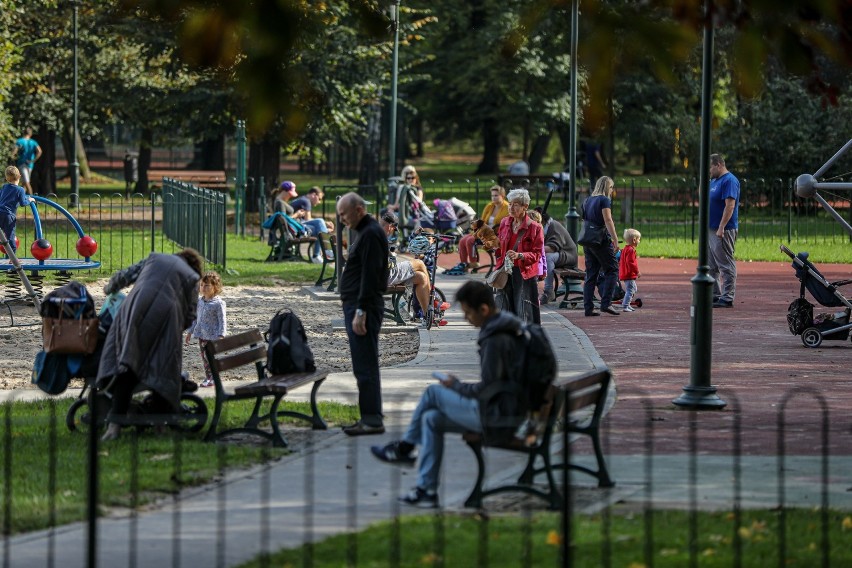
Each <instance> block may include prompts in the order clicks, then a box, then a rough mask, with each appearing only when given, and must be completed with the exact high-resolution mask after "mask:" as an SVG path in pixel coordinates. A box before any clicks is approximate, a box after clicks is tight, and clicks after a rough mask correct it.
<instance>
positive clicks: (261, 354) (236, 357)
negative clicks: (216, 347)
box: [217, 345, 266, 372]
mask: <svg viewBox="0 0 852 568" xmlns="http://www.w3.org/2000/svg"><path fill="white" fill-rule="evenodd" d="M258 361H266V345H258V346H257V347H253V348H251V349H248V350H246V351H240V352H239V353H235V354H233V355H227V356H225V357H220V358H219V359H218V362H217V366H218V367H219V372H222V371H230V370H231V369H236V368H237V367H242V366H243V365H248V364H250V363H257V362H258Z"/></svg>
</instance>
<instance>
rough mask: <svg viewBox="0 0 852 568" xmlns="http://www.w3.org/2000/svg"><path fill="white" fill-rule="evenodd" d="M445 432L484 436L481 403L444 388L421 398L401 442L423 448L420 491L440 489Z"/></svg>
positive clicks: (432, 387) (430, 388) (429, 390)
mask: <svg viewBox="0 0 852 568" xmlns="http://www.w3.org/2000/svg"><path fill="white" fill-rule="evenodd" d="M451 416H452V419H451V418H450V417H451ZM444 432H458V433H462V432H482V422H481V420H480V418H479V401H478V400H477V399H475V398H465V397H463V396H461V395H460V394H459V393H457V392H456V391H454V390H452V389H450V388H447V387H445V386H443V385H441V384H433V385H429V386H428V387H427V388H426V391H425V392H424V393H423V395H422V396H421V397H420V402H419V403H418V404H417V408H416V409H415V410H414V415H413V416H412V417H411V424H410V425H409V426H408V430H406V432H405V436H403V438H402V439H403V440H405V441H406V442H408V443H409V444H415V445H417V446H419V447H420V466H419V470H418V473H417V487H420V488H421V489H427V490H430V491H433V490H437V489H438V477H439V476H440V473H441V459H442V458H443V455H444Z"/></svg>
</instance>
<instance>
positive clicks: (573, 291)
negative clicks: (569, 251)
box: [553, 267, 586, 310]
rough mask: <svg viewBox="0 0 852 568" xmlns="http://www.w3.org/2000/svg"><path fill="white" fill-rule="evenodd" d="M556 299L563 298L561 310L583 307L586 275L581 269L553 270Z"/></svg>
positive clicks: (560, 305)
mask: <svg viewBox="0 0 852 568" xmlns="http://www.w3.org/2000/svg"><path fill="white" fill-rule="evenodd" d="M553 275H554V277H555V278H554V283H553V285H554V287H555V288H556V297H557V298H558V297H559V296H563V298H562V301H561V302H560V303H559V309H560V310H567V309H576V308H582V307H583V280H585V278H586V273H585V272H583V271H582V270H580V269H579V268H576V267H575V268H556V269H554V270H553ZM560 283H561V285H560Z"/></svg>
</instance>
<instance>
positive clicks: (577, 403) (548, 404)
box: [462, 369, 615, 509]
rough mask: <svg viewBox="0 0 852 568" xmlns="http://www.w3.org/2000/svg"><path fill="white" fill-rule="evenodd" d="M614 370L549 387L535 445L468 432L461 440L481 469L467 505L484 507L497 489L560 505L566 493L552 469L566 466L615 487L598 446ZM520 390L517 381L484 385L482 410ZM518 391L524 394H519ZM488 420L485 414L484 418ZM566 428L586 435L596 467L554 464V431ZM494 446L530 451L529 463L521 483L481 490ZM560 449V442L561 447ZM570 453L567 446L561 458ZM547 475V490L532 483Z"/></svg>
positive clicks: (606, 370) (522, 451)
mask: <svg viewBox="0 0 852 568" xmlns="http://www.w3.org/2000/svg"><path fill="white" fill-rule="evenodd" d="M610 378H611V375H610V372H609V370H608V369H604V370H597V369H596V370H593V371H590V372H587V373H584V374H582V375H580V376H578V377H572V378H570V379H567V380H564V381H558V380H557V382H556V383H554V384H553V385H551V386H550V387H549V388H548V392H547V395H546V397H545V402H544V405H543V406H542V408H541V410H540V412H539V419H540V420H542V421H544V422H545V428H544V432H543V434H542V436H541V438H540V439H539V440H538V441H537V444H536V445H534V446H532V447H528V446H526V445H525V444H524V443H523V441H522V440H517V439H514V438H512V439H509V440H489V439H487V438H486V437H485V436H484V435H483V434H480V433H476V432H465V433H464V434H463V435H462V438H463V440H464V441H465V442H466V443H467V445H468V446H469V447H470V449H471V450H472V451H473V453H474V455H475V456H476V462H477V465H478V468H479V472H478V474H477V478H476V484H475V485H474V488H473V491H471V493H470V496H469V497H468V498H467V500H466V501H465V507H474V508H478V507H481V506H482V500H483V499H484V498H485V497H487V496H489V495H495V494H497V493H505V492H518V491H520V492H524V493H529V494H531V495H536V496H538V497H541V498H542V499H544V500H545V501H546V502H547V504H548V507H549V508H550V509H559V508H560V507H561V504H562V493H561V492H560V490H559V488H558V487H557V486H556V479H555V477H554V473H553V472H554V471H555V470H559V469H563V468H565V467H568V468H569V469H574V470H577V471H582V472H584V473H587V474H589V475H591V476H592V477H594V478H595V479H597V480H598V487H612V486H613V485H615V484H614V483H613V481H612V480H611V479H610V477H609V472H608V470H607V467H606V462H605V460H604V456H603V451H602V450H601V444H600V436H599V430H600V422H601V418H602V417H603V411H604V407H605V405H606V398H607V394H608V392H609V383H610ZM517 389H518V386H517V385H503V384H498V385H491V386H489V387H488V388H486V389H484V390H483V392H482V394H481V396H480V399H479V400H480V409H484V408H485V407H486V404H485V401H487V400H488V399H490V398H492V397H494V396H496V395H498V394H502V393H505V392H513V391H516V390H517ZM517 394H520V393H517ZM483 419H484V417H483ZM558 425H561V426H562V428H567V430H568V434H569V435H571V434H574V435H583V436H588V437H589V438H590V439H591V442H592V447H593V449H594V453H595V459H596V461H597V469H592V468H589V467H586V466H584V465H581V464H577V463H570V462H569V463H567V464H566V463H565V462H564V460H563V462H560V463H556V464H554V463H553V456H552V451H553V447H552V445H553V444H552V441H553V432H554V430H556V428H557V426H558ZM486 447H488V448H495V449H499V450H508V451H511V452H518V453H522V454H524V455H526V457H527V465H526V467H525V468H524V471H523V472H522V473H521V475H520V477H518V479H517V481H516V482H514V483H512V482H509V483H505V484H503V485H498V486H496V487H490V488H488V489H483V488H482V484H483V482H484V481H485V457H484V454H483V449H484V448H486ZM557 447H558V446H557ZM565 455H569V456H570V452H569V451H568V450H567V449H566V450H564V452H563V456H565ZM538 461H540V462H541V465H537V462H538ZM541 474H545V476H546V478H547V488H546V489H542V488H540V487H536V486H535V485H534V484H533V482H534V479H535V477H536V476H538V475H541Z"/></svg>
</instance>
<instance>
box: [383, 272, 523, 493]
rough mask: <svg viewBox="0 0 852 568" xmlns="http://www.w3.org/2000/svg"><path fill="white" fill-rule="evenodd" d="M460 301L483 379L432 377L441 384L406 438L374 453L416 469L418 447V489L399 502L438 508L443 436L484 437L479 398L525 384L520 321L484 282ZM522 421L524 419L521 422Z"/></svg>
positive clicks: (503, 405) (510, 409) (465, 290)
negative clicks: (497, 386)
mask: <svg viewBox="0 0 852 568" xmlns="http://www.w3.org/2000/svg"><path fill="white" fill-rule="evenodd" d="M456 301H457V302H458V303H459V304H460V305H461V309H462V311H463V312H464V317H465V319H466V320H467V321H468V322H469V323H470V324H471V325H473V326H474V327H477V328H479V330H480V331H479V338H478V339H477V343H478V345H479V360H480V366H481V369H482V371H481V380H480V381H479V382H477V383H465V382H462V381H460V380H459V379H458V378H457V377H456V376H455V375H451V374H447V373H441V372H435V373H433V374H432V376H433V377H435V378H436V379H438V384H434V385H429V386H428V387H427V388H426V391H425V392H424V393H423V395H422V396H421V397H420V402H419V403H418V404H417V408H416V409H415V410H414V415H413V416H412V417H411V422H410V424H409V426H408V429H407V430H406V432H405V435H404V436H403V437H402V439H401V440H397V441H395V442H391V443H390V444H387V445H386V446H373V447H372V448H371V451H372V452H373V455H374V456H376V458H378V459H379V460H381V461H383V462H386V463H390V464H395V465H402V466H407V467H412V466H414V464H415V463H416V461H417V457H416V456H415V454H414V449H415V447H417V446H420V452H419V457H420V467H419V470H418V473H417V486H416V487H414V489H412V490H411V492H410V493H408V494H406V495H403V496H401V497H400V498H399V500H400V501H401V502H403V503H406V504H408V505H414V506H416V507H420V508H427V509H429V508H435V507H437V506H438V480H439V477H440V471H441V458H442V456H443V450H444V433H445V432H458V433H461V432H482V420H481V419H480V412H479V400H478V398H477V397H478V396H479V394H480V392H482V390H483V389H484V388H485V387H487V386H488V385H490V384H493V383H497V382H500V381H520V380H521V374H522V369H521V368H520V365H519V361H521V360H522V359H523V356H522V354H521V353H518V345H519V339H518V336H519V332H520V329H521V320H519V319H518V318H517V317H516V316H515V315H514V314H512V313H510V312H503V311H500V310H499V309H498V308H497V307H496V305H495V304H494V294H493V292H492V291H491V288H490V287H489V286H487V285H485V284H484V283H482V282H477V281H470V282H467V283H465V284H464V285H463V286H462V287H461V288H459V291H458V292H457V293H456ZM494 402H495V405H496V403H498V402H499V412H500V414H499V416H500V417H501V418H503V417H506V418H510V417H514V416H515V415H520V414H521V413H520V408H519V407H518V401H517V400H516V399H507V398H501V399H497V400H495V401H494ZM494 410H498V409H497V408H495V409H494ZM491 415H492V413H491V412H489V416H491ZM522 419H523V416H520V418H519V419H518V420H517V422H520V420H522ZM489 423H490V420H489Z"/></svg>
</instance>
